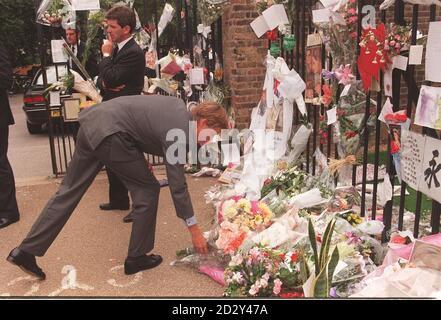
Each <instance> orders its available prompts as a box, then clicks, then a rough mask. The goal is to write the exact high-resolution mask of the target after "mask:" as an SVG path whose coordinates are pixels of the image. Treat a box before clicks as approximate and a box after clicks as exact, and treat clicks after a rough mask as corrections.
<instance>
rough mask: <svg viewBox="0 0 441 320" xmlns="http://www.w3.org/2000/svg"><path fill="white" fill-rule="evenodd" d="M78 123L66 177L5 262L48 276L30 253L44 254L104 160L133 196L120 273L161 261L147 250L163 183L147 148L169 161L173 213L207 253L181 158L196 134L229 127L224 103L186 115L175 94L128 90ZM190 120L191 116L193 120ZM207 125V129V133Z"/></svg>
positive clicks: (150, 247) (84, 114) (197, 246)
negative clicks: (148, 158)
mask: <svg viewBox="0 0 441 320" xmlns="http://www.w3.org/2000/svg"><path fill="white" fill-rule="evenodd" d="M79 121H80V124H81V126H80V131H79V133H78V140H77V144H76V148H75V154H74V156H73V158H72V161H71V163H70V165H69V168H68V171H67V175H66V176H65V178H64V179H63V182H62V183H61V186H60V188H59V190H58V191H57V193H56V194H55V195H54V196H53V198H52V199H51V200H50V201H49V202H48V204H47V205H46V207H45V208H44V209H43V212H42V213H41V214H40V216H39V217H38V219H37V221H36V222H35V223H34V225H33V227H32V229H31V231H30V232H29V234H28V235H27V237H26V239H24V240H23V242H22V243H21V245H20V246H19V247H18V248H15V249H13V250H12V251H11V253H10V255H9V256H8V258H7V259H8V261H9V262H11V263H13V264H16V265H18V266H20V267H21V268H22V269H25V270H26V271H28V272H29V273H31V274H34V275H35V276H37V277H39V278H41V279H45V274H44V272H43V271H42V270H41V269H40V268H39V267H38V265H37V262H36V259H35V256H43V255H44V254H45V253H46V251H47V250H48V248H49V247H50V245H51V244H52V242H53V241H54V240H55V238H56V237H57V235H58V234H59V233H60V231H61V229H62V228H63V226H64V225H65V224H66V222H67V221H68V219H69V217H70V216H71V214H72V212H73V211H74V210H75V208H76V206H77V205H78V203H79V201H80V200H81V198H82V196H83V195H84V193H85V192H86V191H87V189H88V187H89V186H90V185H91V183H92V182H93V180H94V178H95V176H96V175H97V174H98V172H99V171H100V170H101V168H102V166H103V165H105V166H107V167H109V168H110V169H111V170H113V172H115V174H116V175H117V176H118V177H119V178H120V179H121V181H123V182H124V184H125V185H126V187H127V188H128V189H129V190H130V195H131V197H132V199H133V225H132V234H131V238H130V243H129V250H128V257H127V259H126V261H125V263H124V270H125V273H126V274H128V275H129V274H134V273H137V272H139V271H141V270H146V269H150V268H154V267H156V266H158V265H159V264H160V263H161V261H162V258H161V256H159V255H147V253H149V252H150V251H152V250H153V248H154V241H155V227H156V215H157V211H158V201H159V192H160V186H159V183H158V181H157V180H156V178H155V177H154V175H153V174H152V173H151V171H150V170H149V169H148V165H147V163H146V161H145V159H144V153H149V154H153V155H158V156H161V157H165V159H167V160H166V170H167V176H168V180H169V184H170V191H171V195H172V199H173V202H174V206H175V210H176V214H177V216H178V217H179V218H181V219H183V221H184V223H185V224H186V225H187V227H188V229H189V232H190V234H191V239H192V243H193V246H194V247H195V249H196V251H197V252H199V253H207V243H206V240H205V238H204V237H203V235H202V233H201V231H200V229H199V227H198V225H197V222H196V218H195V216H194V212H193V206H192V203H191V199H190V195H189V192H188V188H187V183H186V179H185V173H184V164H185V161H186V156H187V150H188V149H189V146H191V145H193V144H196V142H197V141H198V139H196V137H201V138H202V136H203V137H204V138H205V136H207V133H208V135H210V134H211V135H212V134H213V133H216V132H218V133H219V132H220V131H221V130H222V129H226V128H227V126H228V120H227V116H226V112H225V109H224V108H223V107H222V106H220V105H217V104H201V105H198V106H197V107H195V108H194V109H192V111H191V113H190V112H189V111H187V108H186V106H185V103H184V102H183V101H182V100H180V99H178V98H175V97H166V96H159V95H157V96H133V97H121V98H116V99H113V100H111V101H107V102H103V103H102V104H100V105H97V106H94V107H91V108H90V109H87V110H84V111H83V112H82V114H81V115H80V119H79ZM192 121H196V126H195V125H194V122H192ZM207 129H211V131H210V132H207V131H204V130H207ZM203 142H205V141H201V143H203ZM194 149H196V146H195V145H194V148H192V150H194ZM176 151H177V152H176ZM193 159H195V158H193ZM97 227H98V226H97Z"/></svg>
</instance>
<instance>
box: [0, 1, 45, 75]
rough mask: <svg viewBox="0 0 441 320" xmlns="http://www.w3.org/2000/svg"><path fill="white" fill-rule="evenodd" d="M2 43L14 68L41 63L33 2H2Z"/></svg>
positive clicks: (0, 33) (0, 18) (0, 36)
mask: <svg viewBox="0 0 441 320" xmlns="http://www.w3.org/2000/svg"><path fill="white" fill-rule="evenodd" d="M0 8H2V10H0V21H1V23H0V41H1V43H2V44H3V45H4V46H5V48H6V50H7V51H8V53H9V57H10V59H11V63H12V65H13V66H14V67H16V66H22V65H28V64H33V63H36V62H38V61H39V57H38V46H37V32H36V26H35V8H34V1H33V0H0Z"/></svg>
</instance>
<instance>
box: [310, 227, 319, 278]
mask: <svg viewBox="0 0 441 320" xmlns="http://www.w3.org/2000/svg"><path fill="white" fill-rule="evenodd" d="M308 234H309V241H310V242H311V247H312V250H313V251H314V265H315V275H316V276H318V275H319V272H320V265H319V259H318V253H317V240H316V238H315V231H314V226H313V225H312V221H311V219H308Z"/></svg>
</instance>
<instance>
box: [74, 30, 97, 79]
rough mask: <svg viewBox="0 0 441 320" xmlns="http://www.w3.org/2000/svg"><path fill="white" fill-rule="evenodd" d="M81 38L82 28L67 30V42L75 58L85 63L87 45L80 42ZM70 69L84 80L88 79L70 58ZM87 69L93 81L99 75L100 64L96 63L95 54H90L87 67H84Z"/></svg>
mask: <svg viewBox="0 0 441 320" xmlns="http://www.w3.org/2000/svg"><path fill="white" fill-rule="evenodd" d="M80 38H81V32H80V28H79V26H78V25H77V27H76V29H66V42H67V43H68V45H69V46H70V49H71V50H72V52H73V53H74V54H75V56H76V57H77V58H78V60H80V62H82V61H83V57H84V55H83V54H84V50H85V47H86V46H85V44H84V43H83V42H82V41H81V40H80ZM68 63H69V68H70V69H72V70H74V71H76V72H78V73H79V74H80V75H81V76H82V77H83V78H84V79H86V76H85V75H84V74H83V73H82V72H81V71H80V69H79V68H78V66H77V65H76V64H75V63H74V62H73V61H72V59H70V58H69V61H68ZM84 67H85V68H86V71H87V72H88V73H89V76H90V77H91V78H92V79H93V78H95V77H96V76H97V75H98V72H99V71H98V63H97V61H96V58H95V56H94V55H93V54H89V57H88V59H87V61H86V65H85V66H84Z"/></svg>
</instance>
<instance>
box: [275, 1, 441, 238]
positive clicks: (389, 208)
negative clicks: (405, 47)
mask: <svg viewBox="0 0 441 320" xmlns="http://www.w3.org/2000/svg"><path fill="white" fill-rule="evenodd" d="M294 1H295V8H296V11H295V14H294V19H293V20H294V22H293V24H292V32H293V34H294V35H295V37H296V39H297V45H296V47H295V48H294V50H292V51H287V50H285V49H284V48H283V46H282V43H283V41H282V42H281V43H280V44H281V46H280V49H281V55H282V56H283V57H284V58H285V60H286V62H287V63H288V65H289V66H290V67H294V68H295V70H297V71H298V72H299V74H300V75H301V76H302V78H303V79H305V72H306V71H305V65H306V61H305V58H306V52H305V49H306V42H307V36H308V34H311V33H313V32H314V29H315V27H314V25H313V22H312V9H314V8H315V7H314V5H315V3H316V1H315V0H314V1H313V0H294ZM382 2H383V1H382V0H380V1H367V0H358V31H357V44H358V43H359V42H360V36H361V30H362V28H361V21H362V18H363V15H362V8H363V6H365V5H372V6H374V7H375V9H376V12H377V13H379V14H377V21H380V22H389V21H391V22H392V21H393V22H394V23H395V24H396V25H401V26H403V25H408V26H412V39H411V41H412V43H411V44H412V45H414V44H416V40H417V39H416V37H417V29H418V28H419V27H421V25H422V23H424V21H423V22H422V20H423V19H422V18H421V17H420V16H419V14H418V13H419V11H421V10H422V9H421V8H422V7H425V8H427V6H422V5H416V4H407V3H406V4H405V3H404V2H403V1H402V0H396V1H395V4H394V5H393V9H392V10H391V9H389V10H387V11H384V10H382V11H380V10H379V5H380V4H381V3H382ZM406 8H407V9H408V10H406ZM409 9H410V10H409ZM405 12H406V14H405ZM409 12H411V14H410V13H409ZM440 18H441V13H440V8H438V7H436V6H435V5H431V6H430V21H436V20H441V19H440ZM425 23H426V25H427V22H425ZM281 39H282V40H283V36H281ZM322 52H323V56H322V68H323V69H327V70H332V65H333V58H332V56H325V53H324V52H325V50H322ZM358 54H359V46H358V45H357V56H358ZM401 55H404V56H407V55H408V51H407V52H404V51H402V52H401ZM357 79H360V75H357ZM334 81H335V80H334ZM322 84H323V80H322ZM380 87H381V88H382V87H383V74H381V84H380ZM392 87H393V97H394V99H393V110H394V112H396V111H399V110H400V98H402V97H403V95H402V94H400V93H401V92H402V88H406V89H407V109H406V112H407V116H408V118H410V119H412V115H413V114H414V112H415V110H416V105H417V103H418V97H419V90H420V89H419V87H418V86H417V83H416V77H415V66H412V65H409V66H408V69H407V71H401V70H399V69H394V72H393V84H392ZM342 90H343V86H342V85H339V87H338V90H337V94H336V99H337V101H338V97H340V92H341V91H342ZM372 101H376V106H375V105H373V104H372ZM384 102H385V96H384V95H383V92H382V90H380V91H379V92H378V93H377V92H369V93H368V94H367V97H366V104H365V111H364V113H365V118H364V126H363V135H362V138H361V139H362V150H363V151H362V164H360V165H355V166H354V167H353V170H352V183H353V185H354V186H355V185H356V184H357V180H356V175H357V174H356V173H357V167H362V181H361V196H362V204H361V206H362V208H361V215H362V216H365V215H366V212H367V210H366V208H367V206H368V205H369V207H372V211H371V212H370V218H372V219H373V220H375V219H377V218H378V214H377V213H378V212H377V192H378V177H379V164H380V147H381V145H382V144H381V139H382V137H381V122H380V121H379V120H378V116H379V115H380V113H381V110H382V107H383V103H384ZM331 108H332V107H329V109H331ZM373 109H374V110H373ZM307 111H308V114H307V120H308V122H309V123H311V125H312V128H313V134H312V136H311V138H310V140H309V142H308V146H307V149H306V151H305V154H304V156H305V162H304V166H306V167H303V169H304V170H306V171H307V172H310V173H312V174H313V175H314V174H315V171H316V161H317V159H316V157H315V156H314V152H315V150H316V149H317V148H319V149H320V150H321V151H322V152H323V153H324V154H325V155H326V156H327V158H335V159H338V158H339V154H338V148H337V145H336V144H334V143H333V141H332V132H331V127H330V126H328V128H327V137H326V141H325V142H323V141H320V137H319V126H320V117H323V116H324V115H325V113H326V111H328V109H327V108H326V107H325V106H324V105H323V104H322V105H320V106H314V105H312V104H307ZM371 114H373V115H375V116H376V119H377V120H376V122H375V126H374V127H373V129H371V128H369V126H368V125H367V119H368V118H369V117H370V116H371ZM301 120H302V119H300V115H299V112H298V111H297V110H295V113H294V124H299V123H300V121H301ZM422 131H423V134H426V135H427V136H430V137H434V138H437V139H439V133H438V132H437V131H436V130H434V129H430V128H426V127H424V128H423V129H422ZM390 142H391V137H390V135H389V134H388V137H387V149H388V153H387V161H386V170H387V173H388V174H389V176H390V178H391V183H392V185H394V180H395V178H396V174H397V173H396V170H395V166H394V163H393V160H392V157H391V155H390V148H391V147H390V146H391V144H390ZM370 148H371V150H372V149H373V150H374V152H373V153H374V161H373V164H374V179H373V181H368V179H367V167H368V157H369V153H370V152H369V150H370ZM368 183H373V192H372V204H371V205H370V203H368V201H367V200H366V198H367V184H368ZM407 187H408V186H407V185H406V183H405V182H403V183H401V195H400V199H399V202H398V201H397V200H396V199H395V206H394V199H393V200H392V201H389V202H388V203H387V204H386V206H385V207H384V209H383V222H384V224H385V227H386V228H385V231H384V234H383V241H385V242H386V241H388V239H389V236H390V230H391V228H392V227H395V228H397V229H398V230H403V219H404V212H405V208H406V206H405V202H406V197H408V196H407V195H406V190H407ZM430 201H431V203H432V204H431V207H432V209H431V212H430V215H431V219H430V221H431V223H430V228H431V233H432V234H436V233H439V232H440V214H441V205H440V203H438V202H436V201H434V200H430ZM422 202H423V195H422V193H421V192H417V194H416V205H415V208H413V210H414V211H413V212H414V213H415V222H414V228H413V232H414V236H415V237H418V236H420V229H421V226H420V220H421V216H422ZM393 218H394V219H393ZM392 221H395V223H397V225H392V223H393V222H392Z"/></svg>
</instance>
